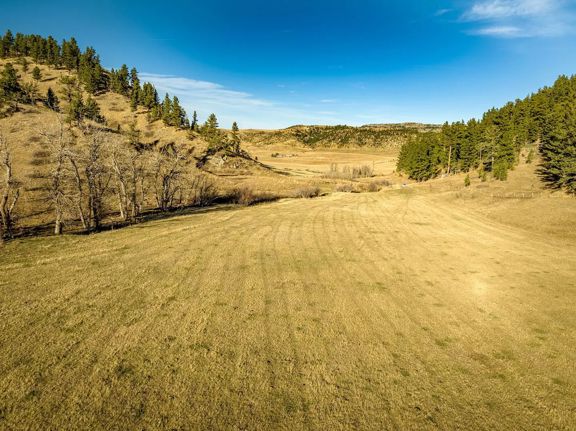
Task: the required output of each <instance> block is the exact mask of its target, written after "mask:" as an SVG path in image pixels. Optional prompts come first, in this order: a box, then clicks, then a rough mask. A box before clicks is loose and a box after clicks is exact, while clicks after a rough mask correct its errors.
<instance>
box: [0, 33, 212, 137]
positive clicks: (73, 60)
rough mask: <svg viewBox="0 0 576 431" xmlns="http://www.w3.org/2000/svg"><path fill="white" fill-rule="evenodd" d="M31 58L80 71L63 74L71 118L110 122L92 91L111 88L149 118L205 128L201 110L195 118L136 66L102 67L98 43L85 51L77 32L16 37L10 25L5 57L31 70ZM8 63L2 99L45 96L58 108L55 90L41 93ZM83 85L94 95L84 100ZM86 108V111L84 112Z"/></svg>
mask: <svg viewBox="0 0 576 431" xmlns="http://www.w3.org/2000/svg"><path fill="white" fill-rule="evenodd" d="M28 57H31V58H32V60H33V61H34V62H35V63H37V64H45V65H47V66H49V67H53V68H56V69H60V68H64V69H66V70H68V71H70V72H75V73H76V76H77V77H78V79H77V80H76V79H75V78H74V77H72V76H69V77H63V82H62V84H63V85H64V86H65V87H66V88H67V89H68V90H67V91H68V93H67V95H66V99H67V102H68V103H73V104H74V105H75V106H73V107H72V108H70V110H71V111H72V112H71V113H69V118H71V119H76V120H77V119H78V118H79V117H86V118H90V119H93V120H96V121H100V122H104V120H105V119H104V117H102V116H100V114H99V112H95V111H97V110H98V108H97V103H96V102H95V101H94V99H92V98H91V96H94V95H97V94H102V93H106V92H109V91H111V92H114V93H118V94H121V95H123V96H125V97H127V98H129V100H130V107H131V109H132V110H134V111H135V110H137V109H138V108H143V109H146V110H147V111H148V121H149V122H154V121H157V120H162V121H163V122H164V124H166V125H167V126H173V127H177V128H180V129H189V130H190V131H201V130H202V127H201V126H200V125H199V124H198V119H197V114H196V111H194V113H193V116H192V119H191V120H190V119H189V118H188V116H187V113H186V111H185V109H184V108H183V107H182V106H181V105H180V101H179V100H178V97H176V96H173V97H170V95H169V94H166V96H165V98H164V99H163V100H162V101H161V100H160V98H159V96H158V91H157V90H156V88H155V87H154V85H153V84H152V83H150V82H145V83H141V81H140V78H139V76H138V71H137V70H136V68H134V67H133V68H131V69H129V68H128V66H126V65H125V64H124V65H122V66H121V67H120V68H119V69H117V70H115V69H111V70H109V71H108V70H106V69H105V68H104V67H102V65H101V63H100V56H99V55H98V54H97V53H96V51H95V50H94V48H92V47H90V46H89V47H87V48H86V49H85V50H84V51H82V50H81V49H80V47H79V46H78V43H77V41H76V39H75V38H73V37H71V38H70V39H69V40H66V39H65V40H63V41H62V42H61V43H58V42H57V41H56V40H55V39H54V38H53V37H52V36H48V37H47V38H44V37H42V36H40V35H25V34H22V33H17V34H16V35H15V36H14V35H13V33H12V32H11V31H10V30H7V31H6V33H5V34H4V36H3V37H2V38H0V58H3V59H5V58H15V59H17V61H18V62H19V63H20V64H22V66H23V69H24V70H25V71H26V70H27V66H28V60H27V58H28ZM6 67H7V68H8V69H9V70H7V71H5V74H7V75H9V76H8V79H5V78H4V77H2V82H6V84H2V85H1V86H0V103H6V102H10V103H18V102H20V103H31V104H34V103H35V102H36V101H37V100H39V99H42V100H44V101H45V103H46V104H47V106H49V107H52V108H57V104H56V100H55V97H54V96H55V94H54V91H53V90H52V89H49V92H50V93H51V94H47V95H46V96H44V97H42V98H40V96H39V95H38V88H37V85H36V83H34V82H32V83H20V84H18V83H17V73H16V71H15V69H14V67H13V66H12V64H10V63H8V64H7V65H6ZM6 67H5V69H6ZM33 75H34V79H35V80H36V81H39V80H40V79H41V78H40V76H41V75H40V70H39V69H38V68H37V67H36V68H35V69H34V73H33ZM80 86H82V88H83V89H84V90H85V91H86V92H87V93H88V94H89V98H88V100H87V101H86V102H85V101H84V100H81V97H82V94H81V92H80V91H78V89H79V88H80ZM74 88H76V91H74ZM3 89H5V90H6V91H3ZM85 105H87V106H85ZM84 108H85V112H84V111H83V110H84ZM86 114H87V115H86Z"/></svg>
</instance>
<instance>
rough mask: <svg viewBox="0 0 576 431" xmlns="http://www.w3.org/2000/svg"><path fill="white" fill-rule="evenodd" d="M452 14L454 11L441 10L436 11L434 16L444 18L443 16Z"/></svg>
mask: <svg viewBox="0 0 576 431" xmlns="http://www.w3.org/2000/svg"><path fill="white" fill-rule="evenodd" d="M450 12H452V9H439V10H437V11H436V13H435V14H434V16H443V15H446V14H447V13H450Z"/></svg>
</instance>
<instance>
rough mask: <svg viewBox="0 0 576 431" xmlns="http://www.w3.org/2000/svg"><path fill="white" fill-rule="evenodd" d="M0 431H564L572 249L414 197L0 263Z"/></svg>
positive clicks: (575, 330)
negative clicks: (455, 430)
mask: <svg viewBox="0 0 576 431" xmlns="http://www.w3.org/2000/svg"><path fill="white" fill-rule="evenodd" d="M0 269H1V272H2V276H1V278H0V429H7V430H20V429H30V430H43V429H59V430H65V429H69V430H76V429H106V430H110V429H166V430H169V429H177V430H190V429H286V430H298V429H326V430H338V429H363V430H369V429H372V430H383V429H420V430H423V429H470V430H492V429H526V430H528V429H530V430H534V429H542V430H545V429H566V430H568V429H571V428H572V429H573V426H574V424H575V423H576V409H575V407H574V406H575V405H576V368H575V367H574V363H576V349H575V348H574V340H575V339H576V313H574V304H576V244H574V242H573V241H567V240H565V239H562V238H561V237H559V236H552V235H545V234H543V233H533V232H531V231H530V230H527V229H522V228H520V227H510V226H505V225H503V224H500V223H499V222H497V221H495V220H494V219H491V218H488V217H487V216H486V215H485V214H484V215H483V214H482V213H481V212H479V211H476V210H473V209H472V207H469V206H467V205H463V204H462V202H461V201H458V200H448V199H440V198H439V197H438V196H436V195H433V194H427V193H425V192H424V191H422V190H417V189H416V190H414V189H409V188H408V189H403V190H391V191H386V192H380V193H366V194H338V193H337V194H333V195H330V196H326V197H322V198H318V199H312V200H307V199H300V200H286V201H281V202H278V203H274V204H267V205H260V206H255V207H248V208H241V209H234V210H226V211H208V212H206V213H203V214H196V215H190V216H183V217H178V218H173V219H169V220H162V221H155V222H151V223H145V224H141V225H136V226H133V227H130V228H126V229H122V230H120V231H111V232H106V233H102V234H98V235H92V236H89V237H82V236H72V235H70V236H64V237H62V238H56V237H49V238H34V239H25V240H18V241H14V242H12V243H10V244H8V245H6V246H5V247H4V249H3V250H2V253H1V255H0Z"/></svg>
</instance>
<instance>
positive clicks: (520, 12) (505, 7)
mask: <svg viewBox="0 0 576 431" xmlns="http://www.w3.org/2000/svg"><path fill="white" fill-rule="evenodd" d="M559 3H560V2H558V1H557V0H484V1H479V2H476V3H474V4H473V5H472V7H471V8H470V10H468V11H467V12H466V13H465V14H464V16H463V17H464V18H465V19H469V20H487V19H502V18H509V17H526V16H532V17H534V16H536V17H538V16H542V15H543V14H548V13H550V12H553V11H554V10H555V9H556V8H557V7H558V6H559Z"/></svg>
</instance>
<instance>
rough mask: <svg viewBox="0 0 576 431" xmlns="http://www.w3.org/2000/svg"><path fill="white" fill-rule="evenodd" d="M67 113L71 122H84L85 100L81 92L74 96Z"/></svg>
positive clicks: (67, 118)
mask: <svg viewBox="0 0 576 431" xmlns="http://www.w3.org/2000/svg"><path fill="white" fill-rule="evenodd" d="M66 113H67V115H66V120H67V121H68V122H69V123H70V124H72V123H73V122H76V123H77V124H81V123H82V120H83V119H84V101H83V100H82V95H81V94H79V93H78V94H75V95H74V96H73V97H72V100H71V101H70V103H69V104H68V109H67V111H66Z"/></svg>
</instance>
